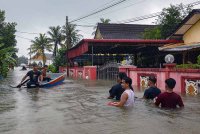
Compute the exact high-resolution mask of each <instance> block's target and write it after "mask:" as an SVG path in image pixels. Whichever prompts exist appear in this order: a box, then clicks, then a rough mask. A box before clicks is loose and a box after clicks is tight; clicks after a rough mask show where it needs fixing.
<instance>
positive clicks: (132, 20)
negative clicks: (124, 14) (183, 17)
mask: <svg viewBox="0 0 200 134" xmlns="http://www.w3.org/2000/svg"><path fill="white" fill-rule="evenodd" d="M199 4H200V1H196V2H193V3H189V4H186V5H184V6H183V8H187V7H190V6H191V7H192V6H195V5H199ZM161 13H162V12H156V13H152V14H149V15H144V16H139V17H135V18H131V19H126V20H122V21H117V23H130V22H135V21H140V20H145V19H149V18H154V17H157V16H159V15H160V14H161Z"/></svg>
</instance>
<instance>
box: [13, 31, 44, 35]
mask: <svg viewBox="0 0 200 134" xmlns="http://www.w3.org/2000/svg"><path fill="white" fill-rule="evenodd" d="M16 32H17V33H25V34H40V33H29V32H22V31H16Z"/></svg>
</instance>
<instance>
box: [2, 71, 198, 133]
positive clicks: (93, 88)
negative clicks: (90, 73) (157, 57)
mask: <svg viewBox="0 0 200 134" xmlns="http://www.w3.org/2000/svg"><path fill="white" fill-rule="evenodd" d="M25 73H26V71H20V70H19V69H18V68H17V69H15V70H14V71H11V72H10V73H9V76H8V78H7V79H4V80H2V81H0V133H1V134H80V133H81V134H134V133H137V134H146V133H149V134H199V133H200V96H199V95H198V96H195V97H192V96H182V97H183V101H184V104H185V108H184V109H183V110H163V109H158V108H155V107H154V105H152V104H151V103H149V102H146V101H143V100H141V99H136V103H135V106H134V108H132V109H124V108H116V107H111V106H107V103H108V102H109V101H110V100H108V99H107V96H108V90H109V88H110V87H111V86H112V84H114V82H111V81H80V80H79V81H78V80H76V81H74V80H70V79H67V80H66V81H65V82H64V83H63V84H62V85H59V86H57V87H54V88H50V89H31V90H27V89H22V90H18V89H15V88H10V87H9V84H12V85H15V84H17V83H18V82H19V81H20V80H21V78H22V77H23V75H24V74H25ZM135 94H136V96H137V97H139V98H140V97H142V95H143V91H136V93H135Z"/></svg>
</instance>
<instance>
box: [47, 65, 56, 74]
mask: <svg viewBox="0 0 200 134" xmlns="http://www.w3.org/2000/svg"><path fill="white" fill-rule="evenodd" d="M48 70H49V71H51V72H52V73H56V72H57V71H56V67H55V66H54V65H49V66H48Z"/></svg>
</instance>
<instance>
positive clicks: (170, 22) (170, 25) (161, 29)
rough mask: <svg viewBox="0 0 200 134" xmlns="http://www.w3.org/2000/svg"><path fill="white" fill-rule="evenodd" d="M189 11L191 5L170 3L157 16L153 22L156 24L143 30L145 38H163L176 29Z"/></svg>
mask: <svg viewBox="0 0 200 134" xmlns="http://www.w3.org/2000/svg"><path fill="white" fill-rule="evenodd" d="M190 11H191V7H190V6H188V7H185V6H184V5H183V4H179V5H177V6H176V5H170V7H168V8H163V9H162V12H161V14H160V15H159V16H158V19H157V20H156V22H155V24H157V25H158V26H157V27H156V28H154V29H146V30H145V32H144V34H143V35H144V38H145V39H165V38H167V37H168V36H169V35H170V34H171V33H172V32H173V30H175V29H176V27H177V25H178V24H180V23H181V22H182V20H183V19H184V18H185V17H186V16H187V15H188V13H189V12H190Z"/></svg>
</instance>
